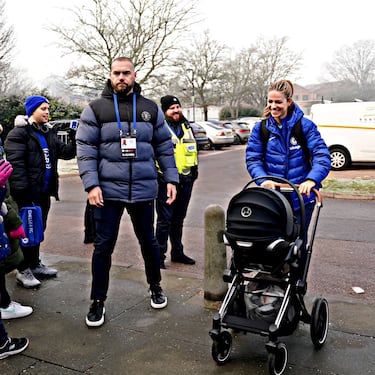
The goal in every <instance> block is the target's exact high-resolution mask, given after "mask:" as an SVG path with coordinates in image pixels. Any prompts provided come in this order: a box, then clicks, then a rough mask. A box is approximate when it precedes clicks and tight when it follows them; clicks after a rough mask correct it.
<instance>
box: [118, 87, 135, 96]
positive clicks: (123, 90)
mask: <svg viewBox="0 0 375 375" xmlns="http://www.w3.org/2000/svg"><path fill="white" fill-rule="evenodd" d="M133 87H134V85H132V86H131V85H127V86H126V87H125V88H124V89H120V90H117V92H118V93H119V94H120V93H121V94H125V95H127V94H129V92H130V91H131V90H132V89H133Z"/></svg>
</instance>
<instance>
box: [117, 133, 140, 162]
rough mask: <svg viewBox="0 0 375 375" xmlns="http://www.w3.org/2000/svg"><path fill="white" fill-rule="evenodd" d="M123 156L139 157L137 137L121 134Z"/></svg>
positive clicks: (128, 157)
mask: <svg viewBox="0 0 375 375" xmlns="http://www.w3.org/2000/svg"><path fill="white" fill-rule="evenodd" d="M120 141H121V156H122V157H123V158H126V159H134V158H136V157H137V141H136V138H135V137H130V136H127V137H125V136H121V137H120Z"/></svg>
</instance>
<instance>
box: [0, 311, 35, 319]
mask: <svg viewBox="0 0 375 375" xmlns="http://www.w3.org/2000/svg"><path fill="white" fill-rule="evenodd" d="M32 312H33V310H31V311H27V312H23V313H19V314H17V313H7V312H4V311H1V319H4V320H9V319H18V318H24V317H26V316H29V315H31V314H32Z"/></svg>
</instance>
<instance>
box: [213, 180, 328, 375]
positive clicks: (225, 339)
mask: <svg viewBox="0 0 375 375" xmlns="http://www.w3.org/2000/svg"><path fill="white" fill-rule="evenodd" d="M259 179H267V180H273V181H275V182H276V183H277V184H278V185H280V188H278V189H277V190H272V189H268V188H264V187H261V186H256V185H254V182H255V181H257V180H259ZM314 192H315V194H316V196H317V199H316V205H315V210H314V215H313V218H312V220H311V225H310V233H309V236H307V228H305V207H304V204H303V198H302V196H301V194H300V193H299V191H298V188H297V186H296V185H294V184H292V183H291V182H290V181H288V180H286V179H283V178H276V177H271V176H264V177H259V178H257V179H254V180H252V181H250V182H249V183H248V184H247V185H246V186H245V187H244V188H243V190H242V191H241V192H240V193H238V194H236V195H235V196H234V197H233V198H232V199H231V201H230V203H229V206H228V209H227V217H226V230H225V232H224V241H225V242H226V244H227V245H229V246H230V247H231V249H232V259H231V264H230V268H229V269H227V270H225V271H224V275H223V279H224V281H225V282H227V283H228V284H229V287H228V291H227V293H226V295H225V297H224V300H223V302H222V305H221V308H220V310H219V311H218V312H217V313H215V315H214V317H213V326H212V329H211V330H210V332H209V334H210V336H211V338H212V340H213V343H212V357H213V359H214V360H215V361H216V362H217V363H218V364H219V365H222V364H224V363H226V362H227V361H228V360H229V359H230V355H231V351H232V335H231V331H233V332H243V333H247V332H251V333H255V334H259V335H263V336H267V337H268V342H267V343H266V344H265V346H266V349H267V352H268V367H269V372H270V374H273V375H281V374H283V373H284V371H285V369H286V366H287V362H288V351H287V347H286V345H285V343H283V342H281V341H279V339H278V338H279V337H281V336H288V335H291V334H292V333H293V332H294V331H295V330H296V328H297V327H298V324H299V322H300V321H303V322H305V323H308V324H310V335H311V340H312V342H313V344H314V346H315V348H316V349H320V348H321V347H322V346H323V345H324V343H325V341H326V338H327V333H328V324H329V316H328V315H329V311H328V302H327V300H326V299H325V298H317V299H316V300H315V301H314V303H313V307H312V312H311V314H309V313H308V311H307V308H306V306H305V302H304V295H305V294H306V290H307V283H306V279H307V273H308V269H309V264H310V259H311V253H312V244H313V241H314V237H315V232H316V227H317V222H318V218H319V212H320V209H321V207H322V200H321V196H320V194H319V192H318V191H315V190H314ZM291 194H296V195H297V197H298V201H299V205H300V216H301V219H300V223H299V224H297V222H296V217H295V213H294V212H293V210H292V206H291V204H290V203H289V198H290V196H291ZM307 238H309V239H308V240H307Z"/></svg>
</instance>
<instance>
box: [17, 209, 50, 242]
mask: <svg viewBox="0 0 375 375" xmlns="http://www.w3.org/2000/svg"><path fill="white" fill-rule="evenodd" d="M19 216H20V218H21V219H22V223H23V229H24V230H25V234H26V238H21V239H20V243H21V245H22V246H26V247H27V246H36V245H39V244H40V243H41V242H42V241H43V240H44V228H43V219H42V209H41V208H40V207H39V206H29V207H22V208H21V209H20V212H19Z"/></svg>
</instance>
